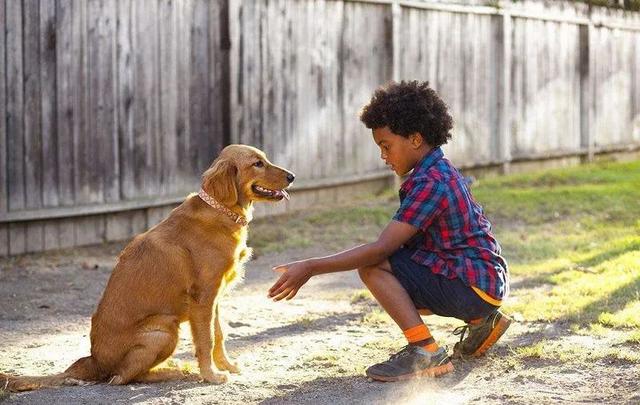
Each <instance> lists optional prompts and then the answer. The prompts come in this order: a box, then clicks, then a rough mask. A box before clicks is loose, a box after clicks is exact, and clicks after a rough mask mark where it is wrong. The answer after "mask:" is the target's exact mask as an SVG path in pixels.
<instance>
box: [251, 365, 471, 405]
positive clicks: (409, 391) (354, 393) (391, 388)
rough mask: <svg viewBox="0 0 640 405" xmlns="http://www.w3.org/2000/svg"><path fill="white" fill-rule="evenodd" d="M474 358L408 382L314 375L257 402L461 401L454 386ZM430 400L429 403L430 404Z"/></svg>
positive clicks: (266, 403) (267, 404) (284, 386)
mask: <svg viewBox="0 0 640 405" xmlns="http://www.w3.org/2000/svg"><path fill="white" fill-rule="evenodd" d="M474 363H475V362H474V361H460V360H454V365H455V371H454V372H453V373H450V374H447V375H445V376H442V377H438V378H422V379H416V380H409V381H400V382H392V383H384V382H378V381H370V380H369V379H368V378H367V377H366V376H364V375H362V376H346V377H327V378H317V379H315V380H313V381H308V382H305V383H303V384H300V385H298V386H295V385H288V384H283V385H282V386H281V388H282V389H283V390H287V392H286V393H284V394H283V395H280V396H277V397H272V398H267V399H265V400H264V401H262V402H260V403H261V404H265V405H275V404H317V403H318V401H319V399H322V401H323V402H326V403H331V404H332V405H338V404H349V405H351V404H354V403H408V402H412V403H421V402H423V401H422V399H425V400H426V399H428V400H429V401H431V402H432V401H434V400H435V402H434V403H451V402H455V403H458V402H461V400H462V393H461V392H460V390H459V389H457V387H458V386H459V385H460V383H462V382H463V381H464V380H465V378H466V377H467V375H468V374H469V373H470V372H471V370H472V369H473V368H474ZM431 402H429V403H431Z"/></svg>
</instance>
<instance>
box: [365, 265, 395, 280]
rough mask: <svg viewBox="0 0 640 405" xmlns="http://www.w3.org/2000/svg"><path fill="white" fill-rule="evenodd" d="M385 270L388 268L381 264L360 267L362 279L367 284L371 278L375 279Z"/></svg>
mask: <svg viewBox="0 0 640 405" xmlns="http://www.w3.org/2000/svg"><path fill="white" fill-rule="evenodd" d="M385 272H388V270H387V269H386V268H384V267H383V266H381V265H374V266H367V267H361V268H359V269H358V275H359V276H360V280H362V281H363V282H364V283H365V284H366V283H367V282H369V281H371V280H374V279H375V278H376V277H379V276H382V275H383V274H384V273H385Z"/></svg>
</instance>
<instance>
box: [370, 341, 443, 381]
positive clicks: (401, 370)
mask: <svg viewBox="0 0 640 405" xmlns="http://www.w3.org/2000/svg"><path fill="white" fill-rule="evenodd" d="M452 371H453V364H451V360H450V359H449V356H448V355H447V351H446V350H445V349H444V348H442V347H441V348H439V349H438V350H436V351H435V352H428V351H426V350H424V349H423V348H422V347H419V346H412V345H407V346H405V347H404V348H403V349H402V350H400V351H399V352H398V353H396V354H393V355H391V357H390V358H389V360H387V361H385V362H383V363H378V364H374V365H373V366H371V367H369V368H368V369H367V376H368V377H369V378H372V379H374V380H378V381H400V380H409V379H412V378H418V377H437V376H439V375H443V374H447V373H450V372H452Z"/></svg>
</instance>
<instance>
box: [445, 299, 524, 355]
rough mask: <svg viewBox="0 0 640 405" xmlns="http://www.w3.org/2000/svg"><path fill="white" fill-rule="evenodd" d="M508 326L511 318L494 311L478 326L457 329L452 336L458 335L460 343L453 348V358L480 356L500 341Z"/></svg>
mask: <svg viewBox="0 0 640 405" xmlns="http://www.w3.org/2000/svg"><path fill="white" fill-rule="evenodd" d="M510 324H511V318H509V317H508V316H506V315H505V314H503V313H502V312H500V311H497V310H496V311H495V312H494V313H492V314H491V315H489V316H488V317H486V318H485V319H484V321H483V322H482V323H480V324H478V325H471V324H466V325H464V326H459V327H457V328H456V329H454V331H453V334H454V335H460V341H459V342H458V343H456V345H455V346H453V355H454V357H479V356H482V355H483V354H484V353H485V352H486V351H487V350H489V348H490V347H491V346H493V345H494V343H496V342H497V341H498V339H500V336H502V335H503V334H504V332H505V331H506V330H507V328H508V327H509V325H510ZM465 335H467V337H466V339H465Z"/></svg>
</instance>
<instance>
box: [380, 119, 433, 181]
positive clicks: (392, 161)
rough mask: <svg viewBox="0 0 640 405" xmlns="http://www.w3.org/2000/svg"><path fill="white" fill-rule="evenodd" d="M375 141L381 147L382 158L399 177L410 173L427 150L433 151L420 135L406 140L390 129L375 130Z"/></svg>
mask: <svg viewBox="0 0 640 405" xmlns="http://www.w3.org/2000/svg"><path fill="white" fill-rule="evenodd" d="M373 139H374V141H375V142H376V144H377V145H378V147H380V158H381V159H382V160H384V162H385V163H386V164H387V166H390V167H391V170H393V171H394V172H395V173H396V174H397V175H399V176H404V175H405V174H407V173H409V171H411V170H412V169H413V168H414V167H415V165H416V164H417V163H418V161H419V160H420V159H421V158H422V157H423V156H424V153H425V150H426V151H429V149H431V148H429V147H428V146H427V144H426V142H424V141H423V139H422V136H420V134H411V135H409V138H405V137H404V136H402V135H398V134H395V133H393V132H391V130H390V129H389V128H388V127H383V128H376V129H374V130H373ZM425 148H426V149H425Z"/></svg>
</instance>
